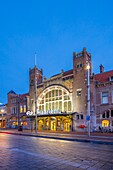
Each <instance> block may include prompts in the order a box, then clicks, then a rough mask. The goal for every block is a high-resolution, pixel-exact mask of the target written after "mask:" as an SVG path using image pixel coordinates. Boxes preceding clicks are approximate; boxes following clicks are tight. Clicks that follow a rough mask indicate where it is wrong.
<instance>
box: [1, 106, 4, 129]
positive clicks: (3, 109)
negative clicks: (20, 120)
mask: <svg viewBox="0 0 113 170" xmlns="http://www.w3.org/2000/svg"><path fill="white" fill-rule="evenodd" d="M1 112H2V128H3V113H4V109H2V110H1Z"/></svg>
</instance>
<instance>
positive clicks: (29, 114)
mask: <svg viewBox="0 0 113 170" xmlns="http://www.w3.org/2000/svg"><path fill="white" fill-rule="evenodd" d="M26 115H27V116H33V115H35V114H34V113H33V111H27V112H26Z"/></svg>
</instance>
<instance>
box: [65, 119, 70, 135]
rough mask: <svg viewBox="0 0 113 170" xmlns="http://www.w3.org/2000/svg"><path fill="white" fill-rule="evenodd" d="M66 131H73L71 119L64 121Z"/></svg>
mask: <svg viewBox="0 0 113 170" xmlns="http://www.w3.org/2000/svg"><path fill="white" fill-rule="evenodd" d="M64 131H68V132H69V131H71V120H70V119H69V118H66V119H65V120H64Z"/></svg>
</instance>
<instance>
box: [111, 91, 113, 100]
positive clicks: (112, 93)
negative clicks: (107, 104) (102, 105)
mask: <svg viewBox="0 0 113 170" xmlns="http://www.w3.org/2000/svg"><path fill="white" fill-rule="evenodd" d="M111 95H112V103H113V90H112V92H111Z"/></svg>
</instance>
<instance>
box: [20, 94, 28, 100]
mask: <svg viewBox="0 0 113 170" xmlns="http://www.w3.org/2000/svg"><path fill="white" fill-rule="evenodd" d="M26 96H29V93H25V94H19V97H20V98H22V99H24V98H25V97H26Z"/></svg>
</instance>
